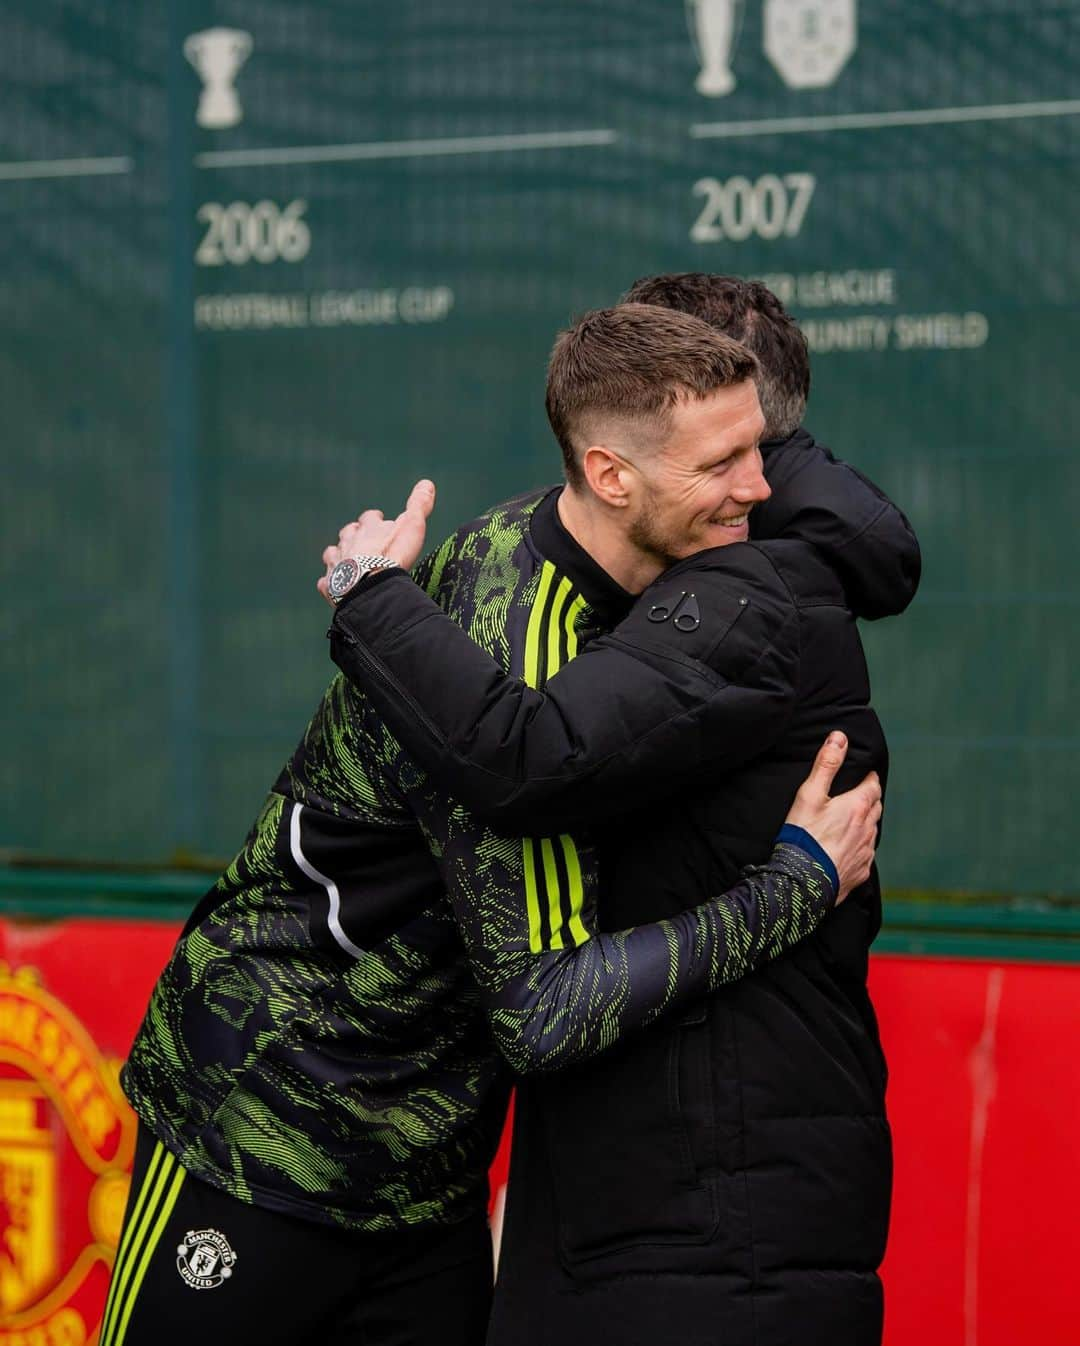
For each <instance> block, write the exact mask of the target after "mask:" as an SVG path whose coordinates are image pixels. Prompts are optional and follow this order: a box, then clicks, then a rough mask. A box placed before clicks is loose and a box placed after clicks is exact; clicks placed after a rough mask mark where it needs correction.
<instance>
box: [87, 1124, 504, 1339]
mask: <svg viewBox="0 0 1080 1346" xmlns="http://www.w3.org/2000/svg"><path fill="white" fill-rule="evenodd" d="M491 1284H492V1260H491V1238H490V1235H489V1233H488V1228H487V1221H486V1219H485V1218H484V1216H483V1214H482V1213H480V1214H477V1215H476V1216H474V1217H471V1218H470V1219H468V1220H465V1221H462V1222H461V1223H460V1224H457V1225H450V1226H439V1227H434V1226H433V1227H427V1228H424V1229H409V1230H404V1231H390V1232H384V1233H376V1234H366V1233H355V1232H352V1231H349V1230H343V1229H337V1228H335V1227H334V1226H332V1225H322V1224H315V1223H314V1222H312V1221H307V1220H297V1219H294V1218H291V1217H290V1216H286V1215H279V1214H277V1213H276V1212H274V1211H268V1210H264V1209H262V1208H261V1207H259V1206H252V1205H248V1204H247V1203H246V1202H243V1201H237V1200H236V1199H235V1198H234V1197H231V1196H228V1195H226V1193H224V1192H221V1191H218V1190H217V1188H214V1187H210V1186H208V1185H207V1184H206V1183H204V1182H201V1181H199V1180H198V1179H197V1178H193V1177H192V1176H191V1175H190V1174H188V1173H186V1172H185V1171H184V1169H182V1168H181V1167H180V1165H179V1164H178V1163H177V1161H176V1159H175V1158H174V1157H173V1155H171V1154H170V1153H169V1152H168V1151H167V1150H166V1149H165V1148H164V1146H163V1145H161V1143H160V1142H159V1141H156V1140H155V1139H154V1137H153V1136H152V1135H151V1134H150V1133H149V1132H147V1131H146V1129H145V1128H143V1127H140V1128H139V1138H138V1144H137V1146H136V1151H135V1171H134V1174H133V1176H132V1183H131V1195H130V1196H129V1198H128V1205H127V1211H126V1213H125V1216H124V1228H123V1232H122V1234H121V1237H120V1247H119V1249H118V1250H117V1255H116V1265H115V1266H114V1268H113V1277H112V1284H111V1285H110V1287H109V1296H108V1300H107V1302H106V1307H105V1318H104V1321H103V1324H102V1330H101V1337H100V1346H192V1343H193V1342H201V1343H205V1346H247V1343H249V1342H258V1343H259V1346H482V1343H483V1340H484V1334H485V1332H486V1330H487V1318H488V1310H489V1307H490V1301H491Z"/></svg>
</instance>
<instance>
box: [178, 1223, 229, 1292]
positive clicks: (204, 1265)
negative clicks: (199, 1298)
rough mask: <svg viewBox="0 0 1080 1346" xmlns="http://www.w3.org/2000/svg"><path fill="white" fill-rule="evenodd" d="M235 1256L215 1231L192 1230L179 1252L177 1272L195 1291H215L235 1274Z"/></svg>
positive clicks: (226, 1241)
mask: <svg viewBox="0 0 1080 1346" xmlns="http://www.w3.org/2000/svg"><path fill="white" fill-rule="evenodd" d="M235 1265H236V1254H235V1253H234V1252H233V1250H232V1248H231V1246H230V1244H229V1240H228V1239H227V1238H226V1237H225V1235H224V1234H221V1233H219V1232H218V1231H217V1230H216V1229H189V1230H188V1232H187V1233H186V1234H185V1235H184V1241H183V1243H181V1244H180V1246H179V1247H178V1248H177V1249H176V1269H177V1271H179V1273H180V1275H181V1277H182V1279H183V1281H184V1284H185V1285H190V1286H191V1288H192V1289H193V1290H214V1289H216V1288H217V1287H218V1286H219V1285H220V1284H221V1283H222V1282H223V1281H227V1280H228V1279H229V1277H230V1276H231V1275H232V1274H233V1267H234V1266H235Z"/></svg>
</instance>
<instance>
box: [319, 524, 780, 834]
mask: <svg viewBox="0 0 1080 1346" xmlns="http://www.w3.org/2000/svg"><path fill="white" fill-rule="evenodd" d="M798 630H799V627H798V619H797V613H796V609H795V606H794V601H793V600H792V597H791V595H790V593H789V591H788V589H787V587H786V585H785V584H784V583H783V581H782V580H781V578H780V577H779V576H778V574H777V572H776V570H775V569H774V567H773V565H772V563H771V561H770V560H769V559H768V558H767V557H766V556H765V555H764V554H763V553H762V552H761V551H759V549H758V548H756V547H754V546H752V545H738V544H737V545H735V546H730V547H725V548H721V549H717V550H716V551H710V552H704V553H701V554H699V555H698V556H696V557H692V558H690V559H689V560H687V561H684V562H681V563H680V564H679V565H677V566H675V567H674V568H672V569H671V570H669V571H668V572H666V574H665V575H664V576H663V577H662V578H661V579H660V580H658V581H657V582H656V584H654V585H653V586H652V587H651V588H650V589H649V590H647V591H646V592H645V594H643V595H642V597H641V599H640V600H639V601H638V603H637V604H636V605H635V607H634V609H633V610H632V612H631V613H630V615H629V616H628V617H627V619H626V620H625V621H624V622H622V623H621V624H620V626H619V627H617V628H616V630H615V631H614V632H612V633H611V634H610V635H607V636H603V637H600V638H599V639H597V640H595V641H593V642H592V643H590V644H589V645H588V646H587V647H586V649H585V651H584V652H583V653H582V654H580V655H578V657H577V658H576V659H574V660H572V661H571V662H570V663H569V664H568V665H566V666H565V667H564V668H563V669H562V670H560V672H559V673H558V674H557V676H555V677H554V678H553V679H551V680H550V681H549V682H548V683H547V685H546V687H545V689H544V690H543V691H542V692H541V691H537V690H535V689H533V688H531V687H529V686H527V685H526V684H525V683H524V682H522V681H520V680H519V679H517V678H513V677H509V676H507V675H506V674H504V673H503V671H502V669H501V668H500V667H499V666H498V664H496V662H495V661H494V660H493V659H492V658H491V657H490V656H489V655H488V654H487V653H485V652H484V651H483V650H481V649H480V648H479V647H477V646H476V645H474V644H473V642H472V641H471V640H470V639H469V637H468V636H467V635H466V634H465V633H464V632H463V631H462V630H461V629H460V628H459V627H458V626H457V625H456V624H455V623H454V622H452V621H451V620H450V619H449V618H448V617H446V616H445V614H444V613H443V612H442V611H441V609H440V608H439V607H438V606H437V605H436V604H435V603H434V602H432V601H431V600H430V599H429V598H428V597H427V596H426V595H425V594H424V593H423V592H422V591H421V590H420V589H419V588H418V587H417V586H416V585H414V584H413V583H412V581H411V580H410V579H409V578H408V576H406V575H405V574H404V572H400V571H399V572H385V573H383V574H382V575H379V576H377V577H374V578H372V579H370V580H368V581H366V582H364V584H363V585H362V586H360V589H359V591H358V592H357V594H356V596H355V597H352V598H350V600H349V601H348V602H347V603H346V604H343V605H342V607H340V608H339V609H338V611H337V613H336V614H335V618H334V623H333V626H332V628H331V632H330V635H331V643H332V652H333V657H334V661H335V662H336V663H337V665H338V667H339V668H341V670H342V671H343V672H344V673H345V675H346V676H347V677H348V678H349V679H350V680H351V681H353V682H354V683H355V684H356V685H358V686H359V687H361V688H362V690H363V691H364V692H365V693H366V694H367V695H368V696H369V697H370V699H371V700H372V702H373V704H374V705H375V706H376V707H377V709H378V711H379V713H380V715H381V716H382V717H383V719H384V720H385V722H386V724H387V725H388V726H389V728H390V729H391V730H392V732H393V733H394V734H395V736H396V737H397V738H398V740H399V741H400V743H401V745H402V747H404V748H405V750H406V751H407V752H408V754H409V755H410V756H411V757H412V758H413V760H414V761H416V762H417V763H418V764H419V765H421V766H422V767H424V769H425V770H426V771H427V772H428V773H429V774H430V776H431V777H432V778H433V780H434V781H435V783H436V784H438V785H439V786H440V787H442V788H444V789H446V790H447V791H448V792H449V793H450V794H452V795H453V796H454V797H455V798H457V799H458V800H459V801H460V802H461V803H462V804H464V805H465V806H466V807H467V808H468V809H470V810H472V811H473V812H474V813H476V814H478V815H480V816H482V817H485V818H487V819H488V820H489V821H491V822H493V823H494V824H496V825H497V826H498V827H500V828H502V829H506V830H513V831H525V832H529V833H534V834H536V833H543V832H547V831H550V830H556V831H560V830H564V829H569V828H572V827H581V826H584V825H588V824H591V823H594V822H599V821H603V820H605V819H608V818H612V817H616V816H618V815H620V814H622V813H625V812H626V810H627V808H628V807H630V806H631V805H633V806H635V807H640V806H641V805H642V804H643V803H648V802H650V801H652V800H656V799H662V798H664V797H666V796H667V795H669V794H670V793H671V792H672V791H674V790H677V789H680V788H685V787H687V786H690V785H692V784H694V783H695V782H698V781H705V780H708V779H710V778H711V777H713V776H714V775H715V774H716V773H718V772H723V771H726V770H730V769H733V768H735V767H737V766H739V765H741V764H742V763H743V762H745V761H747V760H749V759H750V758H751V757H754V756H756V755H758V754H759V753H761V752H763V751H764V750H765V749H767V748H768V746H769V745H770V744H771V743H772V742H773V741H774V740H775V739H776V738H777V737H778V736H779V735H780V733H782V731H783V729H784V728H785V726H786V724H787V722H788V719H789V717H790V714H791V712H792V709H793V706H794V697H795V688H796V685H797V681H798V664H799V643H798V640H799V637H798Z"/></svg>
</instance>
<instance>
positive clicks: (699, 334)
mask: <svg viewBox="0 0 1080 1346" xmlns="http://www.w3.org/2000/svg"><path fill="white" fill-rule="evenodd" d="M757 368H758V363H757V360H756V359H755V358H754V356H753V355H752V354H751V353H750V352H749V351H748V350H747V349H746V347H745V346H742V345H740V344H739V343H738V342H737V341H734V340H732V339H731V338H730V337H727V336H725V335H724V334H723V333H722V332H718V331H716V330H715V329H714V328H712V327H710V326H709V325H708V324H706V323H704V322H701V321H700V320H699V319H697V318H694V317H691V316H690V315H688V314H685V313H678V312H675V311H674V310H672V309H668V308H659V307H656V306H655V305H651V304H620V305H619V306H618V307H617V308H601V309H594V310H593V311H592V312H591V313H586V314H585V315H584V316H583V317H581V318H579V319H578V320H577V322H576V323H574V325H573V326H572V327H569V328H567V330H566V331H565V332H560V333H559V335H558V337H557V338H556V340H555V345H554V346H553V347H552V351H551V359H550V360H549V361H548V377H547V414H548V420H549V421H550V422H551V428H552V430H553V431H554V432H555V438H556V439H557V440H558V441H559V446H560V448H561V449H562V454H563V465H564V467H565V469H566V479H567V481H568V482H569V483H570V485H571V486H575V487H580V486H581V484H582V482H583V474H582V470H581V462H580V460H579V458H578V452H580V450H581V449H582V448H584V447H587V446H586V445H585V444H584V443H583V440H584V439H585V438H587V437H588V435H589V434H590V433H591V432H592V428H593V425H592V423H593V422H594V421H596V420H599V419H601V418H603V417H605V416H607V417H617V418H620V419H624V420H629V421H632V422H633V423H634V424H635V426H639V425H641V423H643V422H644V423H646V424H648V423H649V422H651V427H650V428H652V429H654V430H656V431H659V432H660V433H661V434H663V433H664V432H665V429H666V426H667V424H668V422H669V420H670V416H671V411H672V408H673V407H674V406H675V404H676V403H677V402H678V401H679V399H680V398H684V397H696V398H701V397H707V396H708V394H709V393H712V392H715V391H716V390H717V389H718V388H726V387H730V386H732V385H733V384H737V383H743V382H744V381H745V380H746V379H752V378H754V376H755V375H756V374H757Z"/></svg>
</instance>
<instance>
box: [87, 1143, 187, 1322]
mask: <svg viewBox="0 0 1080 1346" xmlns="http://www.w3.org/2000/svg"><path fill="white" fill-rule="evenodd" d="M174 1163H175V1160H174V1159H173V1157H172V1155H171V1154H169V1152H168V1151H167V1150H166V1149H165V1146H164V1145H162V1143H161V1141H160V1140H159V1141H156V1142H155V1144H154V1148H153V1151H152V1152H151V1155H150V1162H149V1164H147V1166H146V1173H145V1175H144V1176H143V1180H142V1183H141V1185H140V1187H139V1195H138V1197H137V1198H136V1201H135V1208H134V1210H133V1211H132V1212H131V1218H130V1219H129V1220H128V1222H127V1224H126V1226H125V1228H124V1236H123V1238H122V1239H121V1240H120V1247H119V1248H118V1249H117V1250H116V1261H115V1262H114V1263H113V1274H112V1281H111V1283H110V1285H109V1297H108V1299H107V1300H106V1302H105V1314H104V1317H103V1318H102V1320H101V1339H100V1346H109V1337H110V1333H111V1331H112V1328H113V1325H114V1324H115V1321H116V1315H117V1311H118V1310H117V1305H118V1304H119V1303H120V1300H121V1299H122V1298H123V1296H124V1292H125V1291H126V1289H127V1285H128V1281H129V1280H130V1279H131V1265H132V1258H133V1256H134V1254H135V1250H136V1249H137V1248H138V1246H139V1244H140V1243H141V1242H142V1237H143V1234H144V1232H145V1230H146V1227H147V1225H148V1223H149V1221H150V1216H151V1210H152V1208H153V1206H154V1205H155V1204H156V1202H157V1199H158V1195H159V1194H160V1192H161V1189H162V1186H163V1184H164V1182H165V1179H166V1177H167V1176H168V1173H169V1170H170V1168H171V1167H172V1165H173V1164H174ZM163 1170H164V1171H163ZM148 1208H149V1209H148Z"/></svg>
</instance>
